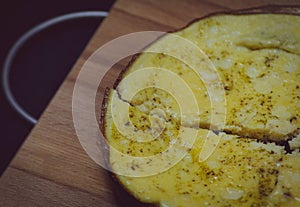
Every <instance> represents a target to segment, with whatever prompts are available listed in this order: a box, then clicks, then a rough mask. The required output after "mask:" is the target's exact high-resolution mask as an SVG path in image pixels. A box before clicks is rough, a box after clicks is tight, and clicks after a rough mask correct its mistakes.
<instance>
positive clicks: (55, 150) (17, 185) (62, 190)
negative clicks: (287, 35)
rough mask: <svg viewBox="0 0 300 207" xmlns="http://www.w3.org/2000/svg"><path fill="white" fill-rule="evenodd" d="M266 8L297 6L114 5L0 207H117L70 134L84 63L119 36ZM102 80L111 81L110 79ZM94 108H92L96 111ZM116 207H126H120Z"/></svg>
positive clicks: (173, 0) (13, 170)
mask: <svg viewBox="0 0 300 207" xmlns="http://www.w3.org/2000/svg"><path fill="white" fill-rule="evenodd" d="M270 3H273V4H274V3H275V4H300V2H299V1H298V0H294V1H276V0H247V1H240V0H222V1H219V0H204V1H201V0H186V1H182V0H169V1H162V0H119V1H118V2H116V4H115V5H114V6H113V8H112V10H111V11H110V14H109V16H108V17H107V18H106V19H105V21H104V22H103V23H102V25H101V27H100V28H99V29H98V30H97V32H96V33H95V35H94V37H93V38H92V39H91V41H90V42H89V44H88V46H87V47H86V49H85V50H84V52H83V53H82V55H81V57H80V58H79V59H78V61H77V63H76V64H75V66H74V67H73V69H72V71H71V72H70V74H69V75H68V77H67V78H66V79H65V81H64V83H63V84H62V86H61V87H60V88H59V90H58V92H57V93H56V95H55V96H54V98H53V99H52V101H51V102H50V104H49V106H48V107H47V109H46V110H45V112H44V113H43V115H42V117H41V118H40V120H39V122H38V124H37V125H36V126H35V127H34V129H33V130H32V132H31V133H30V135H29V136H28V138H27V140H26V141H25V143H24V144H23V146H22V147H21V149H20V150H19V152H18V153H17V155H16V157H15V158H14V160H13V161H12V163H11V164H10V166H9V167H8V169H7V170H6V172H5V173H4V174H3V176H2V177H1V180H0V206H43V207H45V206H70V207H71V206H72V207H74V206H89V207H92V206H118V205H117V203H116V196H115V193H114V191H113V188H112V183H111V181H110V179H109V177H108V175H107V173H106V171H105V170H103V169H102V168H101V167H100V166H98V165H97V164H96V163H95V162H94V161H93V160H92V159H90V157H89V156H88V155H87V154H86V153H85V151H84V150H83V148H82V147H81V145H80V144H79V141H78V139H77V136H76V133H75V130H74V125H73V120H72V93H73V87H74V82H75V80H76V77H77V74H78V72H79V70H80V69H81V67H82V65H83V64H84V62H85V61H86V60H87V58H88V57H89V56H90V55H91V54H92V53H93V52H94V51H95V50H96V49H97V48H99V47H100V46H101V45H103V44H105V43H106V42H108V41H109V40H112V39H114V38H116V37H119V36H121V35H124V34H128V33H132V32H137V31H145V30H148V31H149V30H158V31H170V30H174V29H178V28H181V27H183V26H185V25H186V24H187V23H188V22H190V21H191V20H193V19H194V18H197V17H200V16H203V15H206V14H208V13H211V12H216V11H222V10H223V11H224V10H229V9H241V8H249V7H256V6H261V5H267V4H270ZM119 68H120V67H119ZM115 72H116V73H117V72H118V70H115ZM106 80H107V81H108V82H112V81H113V80H112V77H107V79H106ZM83 87H85V86H84V85H83ZM86 87H87V90H89V89H88V86H86ZM83 101H84V100H83ZM100 104H101V103H97V107H98V108H99V107H100ZM121 206H126V203H123V205H121Z"/></svg>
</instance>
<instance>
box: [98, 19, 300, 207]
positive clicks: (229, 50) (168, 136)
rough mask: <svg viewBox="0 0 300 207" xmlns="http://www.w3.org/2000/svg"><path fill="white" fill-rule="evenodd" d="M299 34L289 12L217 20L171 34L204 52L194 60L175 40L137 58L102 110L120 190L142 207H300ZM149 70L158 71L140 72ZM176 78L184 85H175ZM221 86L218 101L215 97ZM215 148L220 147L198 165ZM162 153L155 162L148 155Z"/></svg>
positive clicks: (168, 39) (164, 41)
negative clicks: (212, 90) (213, 89)
mask: <svg viewBox="0 0 300 207" xmlns="http://www.w3.org/2000/svg"><path fill="white" fill-rule="evenodd" d="M299 27H300V17H299V16H297V15H291V14H274V13H255V14H250V13H249V14H238V15H234V14H218V15H213V16H209V17H206V18H202V19H200V20H197V21H194V22H193V23H191V24H190V25H188V26H187V27H185V28H184V29H182V30H179V31H177V32H175V33H173V34H175V35H177V36H178V37H180V38H183V39H187V40H188V41H189V42H191V43H192V44H193V45H195V46H196V47H198V48H200V49H201V51H202V52H203V53H201V57H199V59H197V61H196V60H195V57H196V56H194V55H193V54H192V55H191V56H189V55H188V54H189V53H188V52H186V51H185V52H184V51H181V50H178V48H180V47H176V44H179V43H178V42H177V41H175V39H172V37H170V36H169V35H165V36H164V37H161V38H160V39H159V40H157V41H156V42H154V43H153V44H152V45H150V46H149V47H148V48H147V49H145V51H144V52H143V53H141V54H140V55H139V56H137V57H136V58H135V60H134V61H133V62H132V63H131V64H130V65H129V66H128V67H127V68H126V71H125V72H124V73H123V74H122V77H121V80H120V81H119V82H118V84H116V85H117V86H116V88H115V89H114V90H110V91H109V93H108V94H107V99H106V100H105V107H104V108H103V110H102V112H103V114H104V115H103V119H104V120H103V123H104V126H103V129H104V134H105V137H106V139H107V141H108V143H109V145H110V155H109V162H110V165H111V168H112V171H114V172H115V177H116V178H117V180H118V182H119V183H120V185H121V186H122V187H123V188H125V189H126V190H127V191H128V192H129V193H130V194H131V195H132V196H133V197H135V198H136V199H137V200H139V201H140V202H142V203H145V206H147V205H148V204H154V205H157V206H162V207H167V206H168V207H184V206H188V207H193V206H195V207H201V206H219V207H223V206H224V207H225V206H249V207H250V206H270V207H271V206H274V207H275V206H300V187H299V186H300V162H299V158H300V153H299V147H300V144H299V143H300V142H299V130H300V89H299V87H300V82H299V80H300V35H299V32H298V31H299ZM157 48H158V49H157ZM162 48H163V50H161V49H162ZM166 48H167V50H166ZM156 49H157V51H169V52H170V53H169V54H171V53H172V51H173V52H174V53H177V54H179V55H178V57H181V58H182V59H180V58H176V57H174V56H172V55H169V54H168V53H167V52H153V51H156ZM184 60H187V61H184ZM190 63H191V64H190ZM192 67H193V68H192ZM206 67H207V68H212V69H214V71H215V74H216V75H211V73H209V72H208V73H206V72H205V71H206V70H207V68H206ZM145 68H150V69H151V68H152V69H153V70H152V72H151V73H146V75H145V77H143V76H140V75H138V74H139V73H136V72H137V71H142V70H144V69H145ZM156 69H162V71H163V72H158V70H156ZM153 71H154V72H153ZM203 71H204V72H203ZM168 72H170V75H167V74H168ZM132 74H135V75H133V76H131V75H132ZM164 74H165V75H164ZM199 74H200V76H199ZM173 75H174V78H172V77H173ZM203 75H204V76H207V77H204V78H203V77H202V76H203ZM130 76H131V77H130ZM128 77H130V78H131V79H128V80H130V81H126V78H128ZM176 77H178V78H180V79H181V80H182V81H183V82H184V83H185V85H184V86H178V87H177V86H176V84H177V83H178V82H177V81H176V80H177V79H176ZM215 80H217V85H218V86H217V87H221V89H222V92H223V93H221V95H223V96H224V97H223V99H221V101H219V102H218V98H219V95H220V94H219V93H217V95H216V96H214V93H209V92H208V89H209V87H210V86H209V85H210V84H215V82H214V81H215ZM149 86H150V87H149ZM156 86H157V87H156ZM136 87H140V90H138V91H135V92H133V91H131V90H134V89H135V88H136ZM167 87H170V88H172V90H173V89H174V90H173V91H172V90H170V91H167V90H165V88H167ZM176 87H177V88H176ZM186 88H188V89H189V90H190V92H185V90H186ZM131 92H132V93H131ZM176 92H178V93H179V95H177V96H175V95H174V94H173V93H176ZM189 93H190V94H192V95H193V98H194V100H191V99H189V98H187V97H189V96H188V95H189ZM129 94H134V95H129ZM178 97H179V98H178ZM212 102H217V104H215V105H214V104H213V103H212ZM193 104H194V105H195V104H196V105H197V106H198V108H197V111H195V110H194V108H193V106H192V105H193ZM221 104H222V107H223V111H221V116H220V112H219V114H217V113H218V111H217V110H216V109H215V108H217V107H219V106H220V105H221ZM182 107H184V109H185V110H184V111H185V112H184V113H182V110H183V109H182ZM214 107H215V108H214ZM186 108H187V109H186ZM216 111H217V112H216ZM154 112H155V113H154ZM214 113H216V114H214ZM222 113H224V114H222ZM215 115H217V117H223V120H222V122H223V123H221V124H219V123H218V121H212V120H216V119H213V116H215ZM116 119H118V120H117V121H116ZM216 123H217V124H216ZM149 135H150V136H149ZM151 136H153V137H154V138H153V139H151ZM183 137H184V138H183ZM191 137H192V138H191ZM182 140H184V141H182ZM209 140H217V142H212V145H214V146H213V147H212V148H209V149H213V150H212V151H211V153H210V155H209V156H208V157H207V158H206V159H204V160H201V159H200V158H199V154H201V152H202V151H203V150H204V151H205V150H207V147H209V146H210V145H209ZM206 142H207V143H208V144H207V143H206ZM174 143H175V144H174ZM176 143H177V144H179V145H180V147H178V148H175V150H173V151H172V150H171V149H170V148H169V147H170V146H171V145H172V146H173V145H176ZM176 150H177V151H176ZM162 152H169V153H170V154H169V156H163V154H164V153H162ZM158 155H159V156H160V157H159V159H160V160H158V163H160V164H155V163H154V161H153V160H152V159H150V158H149V157H152V156H153V157H155V156H158ZM131 157H134V158H137V159H134V160H131ZM140 158H141V160H142V159H143V158H145V159H144V160H146V161H147V162H146V161H145V163H144V161H139V159H140ZM172 158H174V159H175V160H176V159H177V158H178V160H177V161H176V162H172ZM151 167H152V168H153V169H154V170H153V169H152V168H151ZM147 170H149V174H145V173H144V172H146V171H147ZM151 170H153V171H151ZM155 170H156V173H155ZM139 173H140V174H139ZM143 173H144V174H143Z"/></svg>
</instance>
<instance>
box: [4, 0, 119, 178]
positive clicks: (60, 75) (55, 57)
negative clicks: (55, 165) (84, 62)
mask: <svg viewBox="0 0 300 207" xmlns="http://www.w3.org/2000/svg"><path fill="white" fill-rule="evenodd" d="M113 3H114V1H112V0H76V1H74V0H51V1H50V0H46V1H41V0H27V1H22V0H18V1H17V0H10V1H6V2H5V3H4V2H2V3H1V6H0V16H1V18H0V28H1V32H0V37H1V38H0V70H1V73H2V67H3V62H4V60H5V57H6V55H7V53H8V51H9V49H10V48H11V47H12V45H13V44H14V43H15V41H16V40H17V39H18V38H19V37H20V36H21V35H22V34H24V33H25V32H26V31H28V30H29V29H31V28H32V27H34V26H36V25H37V24H39V23H41V22H43V21H46V20H48V19H51V18H54V17H56V16H58V15H63V14H67V13H71V12H77V11H86V10H89V11H91V10H93V11H94V10H97V11H109V9H110V8H111V6H112V5H113ZM99 24H101V19H96V18H90V19H82V20H71V21H68V22H64V23H60V24H58V25H56V26H53V27H51V28H49V29H46V30H45V31H43V32H41V33H39V34H37V35H36V36H34V37H33V38H32V39H30V40H29V41H28V42H26V44H25V45H24V47H22V48H21V50H20V51H19V53H18V54H17V56H16V58H15V59H14V61H13V65H12V68H11V73H10V84H11V88H12V91H13V94H14V95H15V97H16V100H17V101H18V102H19V103H20V105H22V106H23V107H24V108H25V109H26V111H28V112H29V113H30V114H32V115H33V116H34V117H35V118H38V117H39V116H40V114H41V113H42V112H43V110H44V109H45V107H46V106H47V104H48V102H49V101H50V100H51V98H52V96H53V95H54V94H55V92H56V90H57V88H58V87H59V86H60V84H61V83H62V81H63V80H64V78H65V77H66V75H67V74H68V72H69V71H70V69H71V68H72V66H73V64H74V63H75V61H76V60H77V58H78V56H79V55H80V54H81V52H82V50H83V49H84V47H85V46H86V44H87V42H88V40H89V39H90V38H91V36H92V35H93V33H94V32H95V29H96V28H97V27H98V26H99ZM32 127H33V125H32V124H30V123H29V122H28V121H26V120H25V119H24V118H22V117H21V116H20V115H18V114H17V113H16V112H15V111H14V110H13V109H12V107H10V105H9V104H8V102H7V100H6V98H5V96H4V93H3V88H2V83H1V86H0V175H1V174H2V173H3V171H4V170H5V168H6V167H7V165H8V164H9V162H10V160H11V159H12V158H13V156H14V155H15V153H16V151H17V150H18V148H19V147H20V146H21V144H22V143H23V141H24V140H25V138H26V137H27V135H28V133H29V132H30V130H31V129H32Z"/></svg>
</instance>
